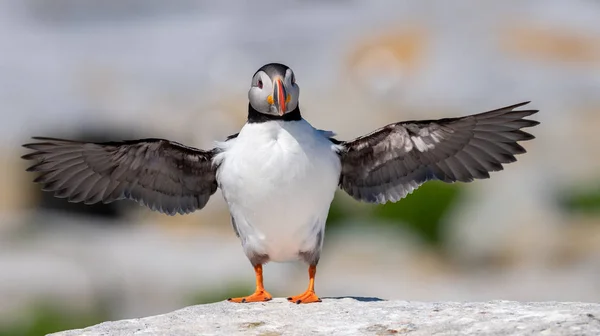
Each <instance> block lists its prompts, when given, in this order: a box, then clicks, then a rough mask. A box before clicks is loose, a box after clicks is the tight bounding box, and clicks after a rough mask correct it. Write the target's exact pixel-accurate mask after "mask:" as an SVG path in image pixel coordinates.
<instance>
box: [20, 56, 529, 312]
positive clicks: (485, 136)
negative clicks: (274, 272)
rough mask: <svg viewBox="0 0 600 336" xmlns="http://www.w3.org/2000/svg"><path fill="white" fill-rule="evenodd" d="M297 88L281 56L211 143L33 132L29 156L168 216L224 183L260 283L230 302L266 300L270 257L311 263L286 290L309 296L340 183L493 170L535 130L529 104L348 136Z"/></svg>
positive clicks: (382, 186)
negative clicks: (294, 287)
mask: <svg viewBox="0 0 600 336" xmlns="http://www.w3.org/2000/svg"><path fill="white" fill-rule="evenodd" d="M299 94H300V88H299V86H298V84H297V83H296V76H295V74H294V72H293V71H292V69H290V68H289V67H288V66H286V65H283V64H279V63H270V64H266V65H264V66H262V67H261V68H260V69H258V70H257V71H256V73H254V75H253V76H252V83H251V86H250V90H249V91H248V100H249V104H248V118H247V121H246V123H245V124H244V125H243V127H242V128H241V130H240V131H239V133H236V134H233V135H231V136H229V137H227V138H226V140H224V141H221V142H216V143H215V146H214V148H212V149H198V148H194V147H190V146H186V145H183V144H181V143H177V142H174V141H169V140H166V139H158V138H148V139H139V140H126V141H120V142H102V143H94V142H82V141H74V140H64V139H56V138H49V137H33V139H34V140H35V142H31V143H27V144H24V145H23V146H24V147H25V148H27V149H29V150H30V151H29V152H28V153H27V154H25V155H23V156H22V158H23V159H25V160H31V161H33V163H32V165H31V166H30V167H29V168H28V169H27V171H30V172H37V173H38V176H37V177H36V178H35V180H34V182H36V183H40V184H41V185H42V189H43V190H44V191H49V192H53V193H54V195H55V196H56V197H60V198H67V199H68V201H70V202H83V203H85V204H94V203H98V202H102V203H110V202H114V201H117V200H122V199H130V200H134V201H137V202H138V203H140V204H141V205H144V206H146V207H148V208H150V209H152V210H155V211H159V212H161V213H164V214H167V215H176V214H189V213H191V212H194V211H197V210H200V209H202V208H203V207H204V206H205V205H206V203H207V202H208V200H209V199H210V197H211V195H213V194H214V193H215V192H216V190H217V189H221V192H222V195H223V198H224V200H225V201H226V203H227V205H228V208H229V212H230V214H231V225H232V226H233V231H234V232H235V234H236V235H237V237H238V238H239V239H240V241H241V246H242V249H243V251H244V253H245V254H246V256H247V258H248V259H249V261H250V264H251V265H252V266H253V267H254V272H255V276H256V290H255V291H254V293H252V294H250V295H248V296H245V297H238V298H230V299H228V301H230V302H234V303H248V302H263V301H269V300H271V299H272V295H271V294H270V293H269V292H268V291H267V290H266V289H265V287H264V285H263V265H264V264H266V263H267V262H269V261H271V262H290V261H297V260H300V261H304V262H305V263H306V264H307V265H308V279H309V282H308V288H307V289H306V291H305V292H304V293H302V294H300V295H295V296H291V297H288V298H287V300H288V301H290V302H292V303H297V304H301V303H313V302H320V301H321V299H320V298H319V296H317V294H316V293H315V275H316V270H317V264H318V263H319V258H320V256H321V250H322V248H323V241H324V236H325V223H326V220H327V215H328V212H329V207H330V204H331V202H332V200H333V198H334V194H335V192H336V191H337V190H338V188H339V189H341V190H343V191H344V192H346V193H348V194H349V195H350V196H351V197H353V198H354V199H356V200H358V201H362V202H367V203H379V204H383V203H386V202H396V201H399V200H400V199H402V198H404V197H406V196H407V195H408V194H410V193H412V192H413V191H414V190H415V189H417V188H418V187H419V186H420V185H422V184H423V183H425V182H427V181H431V180H439V181H443V182H447V183H452V182H457V181H459V182H471V181H473V180H476V179H486V178H489V177H490V172H495V171H500V170H503V165H504V164H507V163H511V162H514V161H516V159H515V155H518V154H523V153H525V152H526V150H525V149H524V148H523V147H522V146H521V145H520V144H519V142H520V141H527V140H531V139H534V136H533V135H532V134H530V133H527V132H525V131H523V130H522V129H523V128H528V127H533V126H535V125H538V124H539V122H538V121H535V120H530V119H525V117H528V116H531V115H533V114H535V113H537V112H538V110H529V109H527V110H518V108H519V107H522V106H524V105H526V104H528V103H529V102H524V103H520V104H515V105H511V106H507V107H503V108H499V109H496V110H492V111H488V112H483V113H479V114H473V115H467V116H462V117H457V118H444V119H438V120H414V121H402V122H397V123H392V124H389V125H386V126H384V127H381V128H379V129H377V130H375V131H373V132H371V133H369V134H367V135H364V136H360V137H358V138H356V139H353V140H350V141H340V140H337V139H336V138H335V134H334V133H333V132H330V131H324V130H320V129H317V128H315V127H313V126H312V125H311V124H310V123H309V122H308V121H306V120H305V119H304V118H303V117H302V114H301V113H300V105H299Z"/></svg>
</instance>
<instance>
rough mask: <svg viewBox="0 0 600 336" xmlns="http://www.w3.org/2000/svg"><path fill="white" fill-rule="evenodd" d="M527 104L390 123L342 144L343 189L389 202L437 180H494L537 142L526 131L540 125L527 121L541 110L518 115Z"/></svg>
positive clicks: (372, 200)
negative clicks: (529, 142) (527, 145)
mask: <svg viewBox="0 0 600 336" xmlns="http://www.w3.org/2000/svg"><path fill="white" fill-rule="evenodd" d="M526 104H528V102H525V103H520V104H516V105H512V106H508V107H504V108H500V109H497V110H493V111H489V112H484V113H480V114H475V115H471V116H466V117H462V118H447V119H440V120H424V121H407V122H400V123H396V124H390V125H387V126H385V127H383V128H381V129H379V130H377V131H375V132H372V133H370V134H368V135H366V136H363V137H359V138H357V139H355V140H353V141H350V142H342V143H341V145H342V146H343V147H344V148H345V150H344V151H342V152H341V153H340V156H341V159H342V174H341V177H340V187H341V188H342V189H343V190H345V191H346V192H348V193H349V194H350V195H351V196H353V197H354V198H356V199H358V200H363V201H367V202H377V203H385V202H387V201H397V200H399V199H400V198H403V197H405V196H406V195H407V194H408V193H410V192H412V191H413V190H414V189H416V188H418V187H419V186H420V185H421V184H423V183H424V182H426V181H428V180H432V179H438V180H441V181H444V182H455V181H461V182H470V181H473V180H474V179H484V178H489V176H490V174H489V172H492V171H500V170H502V169H503V166H502V164H506V163H510V162H514V161H516V158H515V155H518V154H523V153H525V149H524V148H523V147H522V146H521V145H519V144H518V141H527V140H531V139H534V138H535V137H534V136H533V135H531V134H530V133H527V132H525V131H523V130H521V129H522V128H528V127H533V126H536V125H538V124H539V122H537V121H534V120H528V119H523V118H525V117H528V116H530V115H533V114H535V113H537V112H538V111H537V110H523V111H514V109H515V108H518V107H520V106H523V105H526Z"/></svg>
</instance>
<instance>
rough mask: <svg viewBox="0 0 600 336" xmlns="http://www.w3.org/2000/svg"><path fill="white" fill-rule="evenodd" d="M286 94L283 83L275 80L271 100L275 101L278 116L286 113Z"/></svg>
mask: <svg viewBox="0 0 600 336" xmlns="http://www.w3.org/2000/svg"><path fill="white" fill-rule="evenodd" d="M286 96H287V94H286V92H285V87H284V86H283V82H282V81H281V79H279V78H278V79H276V80H275V87H274V92H273V98H274V100H275V106H277V109H278V110H279V115H283V114H284V113H285V111H286V108H285V103H286Z"/></svg>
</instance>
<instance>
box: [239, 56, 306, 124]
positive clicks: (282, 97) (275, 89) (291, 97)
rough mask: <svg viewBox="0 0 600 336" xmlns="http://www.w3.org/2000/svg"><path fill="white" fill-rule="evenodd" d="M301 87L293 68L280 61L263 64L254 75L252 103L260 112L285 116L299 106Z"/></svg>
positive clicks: (251, 90) (249, 97) (251, 92)
mask: <svg viewBox="0 0 600 336" xmlns="http://www.w3.org/2000/svg"><path fill="white" fill-rule="evenodd" d="M299 95H300V88H299V87H298V85H296V77H295V76H294V72H293V71H292V69H290V68H289V67H287V66H286V65H283V64H279V63H270V64H267V65H263V66H262V67H261V68H260V69H258V71H256V73H255V74H254V77H252V87H250V91H248V99H249V100H250V105H251V106H252V107H253V108H254V109H255V110H257V111H258V112H260V113H264V114H271V115H276V116H283V115H284V114H285V113H288V112H291V111H293V110H295V109H296V107H298V96H299Z"/></svg>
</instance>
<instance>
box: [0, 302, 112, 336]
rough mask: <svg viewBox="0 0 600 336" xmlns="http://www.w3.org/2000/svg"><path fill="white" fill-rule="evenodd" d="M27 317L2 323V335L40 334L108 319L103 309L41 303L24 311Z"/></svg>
mask: <svg viewBox="0 0 600 336" xmlns="http://www.w3.org/2000/svg"><path fill="white" fill-rule="evenodd" d="M24 315H25V316H27V318H26V319H22V320H20V321H17V322H14V323H9V324H6V325H0V336H40V335H46V334H50V333H54V332H58V331H63V330H68V329H78V328H85V327H89V326H91V325H94V324H98V323H101V322H103V321H106V320H108V314H106V313H105V312H104V311H103V310H102V309H99V310H97V311H88V312H81V311H77V312H76V311H72V310H65V309H64V308H62V307H57V306H56V305H51V304H45V303H41V304H38V305H37V306H35V307H33V308H32V309H31V310H30V311H26V312H24Z"/></svg>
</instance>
